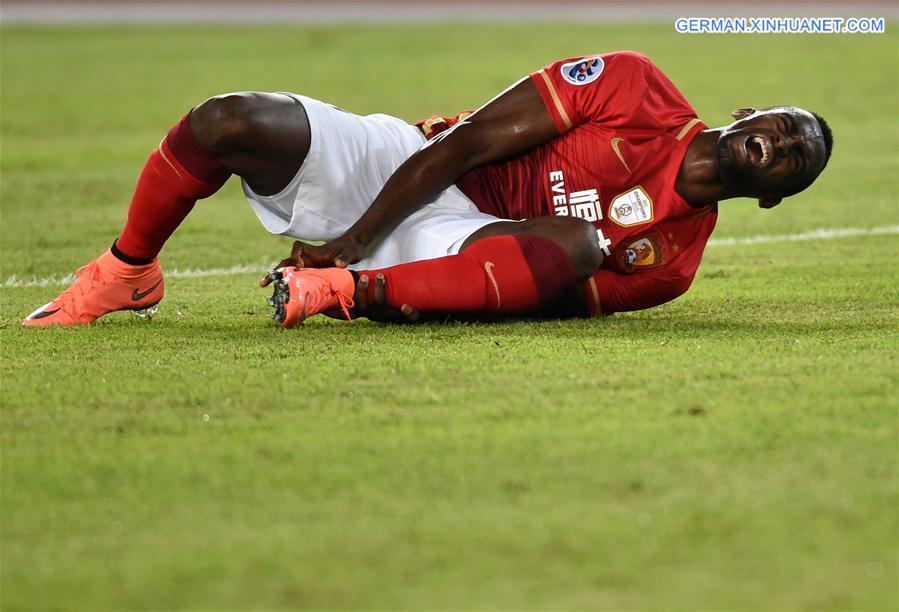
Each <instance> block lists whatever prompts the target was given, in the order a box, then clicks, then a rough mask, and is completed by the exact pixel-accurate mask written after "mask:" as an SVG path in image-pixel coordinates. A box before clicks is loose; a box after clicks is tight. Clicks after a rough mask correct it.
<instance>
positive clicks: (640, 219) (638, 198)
mask: <svg viewBox="0 0 899 612" xmlns="http://www.w3.org/2000/svg"><path fill="white" fill-rule="evenodd" d="M609 217H610V218H611V219H612V221H614V222H615V223H617V224H618V225H623V226H624V227H630V226H631V225H640V224H641V223H649V222H650V221H652V199H650V197H649V196H648V195H647V194H646V192H645V191H643V188H642V187H634V188H633V189H631V190H630V191H625V192H624V193H622V194H621V195H619V196H618V197H616V198H615V199H614V200H612V203H611V204H609Z"/></svg>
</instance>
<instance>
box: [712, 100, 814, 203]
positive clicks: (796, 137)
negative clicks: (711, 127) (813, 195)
mask: <svg viewBox="0 0 899 612" xmlns="http://www.w3.org/2000/svg"><path fill="white" fill-rule="evenodd" d="M735 117H737V121H735V122H734V123H732V124H730V125H729V126H727V127H726V128H724V130H723V131H722V133H721V135H720V136H719V138H718V145H717V157H718V172H719V175H720V177H721V179H722V181H724V182H726V183H730V184H732V185H733V186H734V187H735V188H736V189H737V190H738V191H740V192H743V193H746V195H752V196H756V197H762V196H775V197H778V198H779V197H786V196H788V195H792V194H794V193H797V192H799V191H802V190H803V189H805V188H806V187H808V186H809V185H811V184H812V182H814V180H815V179H816V178H817V177H818V175H819V174H820V173H821V170H823V168H824V163H825V159H826V152H825V147H824V136H823V135H822V134H821V126H820V125H818V121H817V120H816V119H815V117H814V116H813V115H812V114H811V113H809V112H808V111H805V110H803V109H801V108H796V107H793V106H783V107H775V108H770V109H764V110H761V111H755V110H753V109H744V110H743V111H737V113H735Z"/></svg>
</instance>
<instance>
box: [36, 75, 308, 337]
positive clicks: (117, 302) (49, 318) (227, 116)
mask: <svg viewBox="0 0 899 612" xmlns="http://www.w3.org/2000/svg"><path fill="white" fill-rule="evenodd" d="M309 143H310V134H309V125H308V122H307V120H306V115H305V112H304V110H303V107H302V105H301V104H300V103H299V102H298V101H297V100H295V99H293V98H291V97H289V96H285V95H280V94H265V93H240V94H227V95H223V96H216V97H214V98H210V99H209V100H207V101H206V102H204V103H203V104H200V105H199V106H197V107H196V108H194V109H193V110H192V111H190V112H189V113H188V114H187V115H185V116H184V117H183V118H182V119H181V120H180V121H179V122H178V123H176V124H175V126H174V127H172V129H171V130H170V131H169V132H168V134H167V135H166V137H165V138H164V139H163V140H162V142H161V143H160V145H159V146H158V147H157V148H156V149H155V150H154V151H153V152H152V153H151V154H150V157H149V158H148V160H147V162H146V164H145V166H144V168H143V170H142V171H141V174H140V178H139V179H138V183H137V187H136V189H135V193H134V196H133V198H132V201H131V206H130V207H129V210H128V219H127V222H126V224H125V227H124V229H123V230H122V233H121V234H120V236H119V237H118V239H116V241H115V242H114V243H113V246H112V247H111V248H110V250H109V251H107V252H106V253H104V254H103V255H102V256H101V257H100V258H99V259H97V260H95V261H94V262H91V263H90V264H88V265H87V266H84V267H83V268H81V269H80V270H79V275H78V278H77V279H76V281H75V283H74V284H73V285H72V286H71V287H69V288H68V289H67V290H66V291H65V292H63V293H62V294H61V295H60V296H59V297H57V298H56V299H55V300H53V301H52V302H50V303H48V304H45V305H44V306H42V307H41V308H39V309H37V310H36V311H35V312H33V313H32V314H31V315H29V316H28V318H26V320H25V321H24V324H25V325H26V326H42V325H51V324H82V323H90V322H91V321H93V320H95V319H96V318H98V317H100V316H102V315H104V314H106V313H108V312H111V311H114V310H125V309H132V310H140V309H144V308H147V307H150V306H153V305H155V304H156V303H158V302H159V300H160V299H162V296H163V293H164V281H163V276H162V269H161V267H160V266H159V262H158V261H157V259H156V256H157V255H158V253H159V251H160V250H161V249H162V246H163V245H164V244H165V242H166V241H167V240H168V238H169V237H170V236H171V234H172V233H173V232H174V231H175V229H176V228H177V227H178V226H179V225H180V224H181V222H182V221H183V220H184V218H185V217H186V216H187V214H188V213H189V212H190V211H191V209H192V208H193V206H194V204H195V203H196V201H197V200H199V199H203V198H206V197H209V196H210V195H212V194H213V193H215V192H216V191H218V189H219V188H220V187H221V186H222V185H223V184H224V183H225V181H227V179H228V177H229V176H230V175H231V174H238V175H240V176H242V177H244V178H245V179H246V180H247V182H248V183H249V184H250V185H251V186H252V187H253V189H254V190H257V191H258V192H259V193H261V194H267V193H276V192H277V191H279V190H280V189H281V188H283V187H284V185H286V184H287V183H288V182H289V181H290V180H291V178H292V177H293V176H294V175H295V174H296V172H297V170H298V169H299V167H300V166H301V165H302V163H303V160H304V158H305V155H306V152H307V151H308V149H309Z"/></svg>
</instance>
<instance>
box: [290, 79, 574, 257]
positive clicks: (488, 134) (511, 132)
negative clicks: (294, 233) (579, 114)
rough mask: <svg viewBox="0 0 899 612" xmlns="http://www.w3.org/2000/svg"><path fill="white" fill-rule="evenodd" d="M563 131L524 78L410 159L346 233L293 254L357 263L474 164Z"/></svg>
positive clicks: (534, 144) (523, 148) (504, 155)
mask: <svg viewBox="0 0 899 612" xmlns="http://www.w3.org/2000/svg"><path fill="white" fill-rule="evenodd" d="M557 135H558V131H557V129H556V127H555V124H554V123H553V120H552V118H551V117H550V114H549V112H548V111H547V109H546V106H545V105H544V102H543V99H542V98H541V95H540V92H539V91H538V89H537V86H536V85H535V84H534V82H533V80H532V79H530V78H524V79H522V80H521V81H519V82H518V83H516V84H515V85H513V86H512V87H510V88H509V89H507V90H506V91H504V92H503V93H501V94H500V95H499V96H497V97H496V98H494V99H493V100H491V101H490V102H488V103H487V104H485V105H484V106H483V107H481V108H480V109H478V110H477V111H475V112H474V113H473V114H472V115H470V116H469V117H467V118H466V119H464V120H463V121H460V122H459V123H458V124H456V125H455V126H454V127H453V128H451V129H450V130H447V131H446V132H443V133H442V134H440V135H439V136H437V137H436V138H435V139H434V140H432V141H431V142H429V143H428V144H427V145H426V146H425V147H424V148H422V149H421V150H420V151H418V152H417V153H415V154H414V155H412V157H410V158H409V159H408V160H406V162H405V163H403V164H402V165H401V166H400V167H399V168H398V169H397V170H396V172H395V173H394V174H393V176H391V177H390V180H388V181H387V183H386V184H385V185H384V188H383V189H382V190H381V193H380V194H378V197H377V198H375V201H374V202H373V203H372V205H371V207H370V208H369V209H368V210H367V211H366V212H365V214H364V215H362V217H361V218H360V219H359V220H358V221H357V222H356V223H355V224H354V225H353V226H352V227H351V228H350V229H349V230H347V232H346V233H345V234H344V235H343V236H341V237H339V238H337V239H335V240H332V241H331V242H328V243H327V244H324V245H322V246H320V247H310V246H309V245H305V244H303V243H297V244H295V245H294V252H293V253H292V257H293V258H295V261H296V262H298V261H302V262H303V263H304V264H305V265H307V266H322V265H338V266H346V265H347V264H350V263H355V262H357V261H359V260H360V259H361V258H362V257H364V255H365V253H366V251H367V249H368V247H369V245H371V244H373V243H374V242H375V241H377V239H378V238H379V237H380V236H382V235H384V234H386V233H388V232H390V231H391V230H392V229H393V228H394V227H396V226H397V224H399V223H400V222H401V221H402V220H403V219H405V218H406V217H407V216H408V215H410V214H411V213H413V212H415V211H416V210H418V209H419V208H421V207H422V206H424V205H425V204H426V203H427V202H429V201H431V200H432V199H434V198H435V197H436V196H437V195H438V194H440V192H442V191H443V190H445V189H446V188H448V187H450V186H451V185H453V184H454V183H455V182H456V181H457V180H458V179H459V178H460V177H461V176H462V175H463V174H465V173H466V172H468V171H469V170H471V169H472V168H475V167H477V166H480V165H483V164H488V163H491V162H495V161H498V160H501V159H505V158H508V157H513V156H515V155H520V154H522V153H524V152H526V151H529V150H530V149H533V148H534V147H537V146H539V145H541V144H543V143H545V142H547V141H548V140H551V139H552V138H554V137H556V136H557ZM285 262H288V263H290V260H285Z"/></svg>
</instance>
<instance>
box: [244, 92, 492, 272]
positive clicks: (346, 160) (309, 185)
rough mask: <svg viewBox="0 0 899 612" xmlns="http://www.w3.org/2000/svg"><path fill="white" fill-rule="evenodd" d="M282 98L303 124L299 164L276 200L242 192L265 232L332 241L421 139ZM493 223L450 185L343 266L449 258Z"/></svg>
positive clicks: (371, 119)
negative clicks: (296, 108)
mask: <svg viewBox="0 0 899 612" xmlns="http://www.w3.org/2000/svg"><path fill="white" fill-rule="evenodd" d="M286 95H289V96H291V97H292V98H294V99H296V100H297V101H299V102H300V103H302V105H303V108H304V109H305V110H306V116H307V117H308V118H309V126H310V128H311V133H312V144H311V146H310V148H309V153H308V154H307V155H306V160H305V161H304V162H303V164H302V166H300V169H299V171H297V174H296V176H294V177H293V180H291V181H290V183H289V184H288V185H287V187H285V188H284V189H283V190H282V191H281V192H280V193H277V194H275V195H272V196H262V195H258V194H256V193H254V192H253V190H252V189H250V186H249V185H247V183H246V181H242V184H243V190H244V193H245V194H246V196H247V199H248V200H249V201H250V205H251V206H252V207H253V210H254V212H255V213H256V215H257V216H258V217H259V220H260V221H261V222H262V225H264V226H265V229H267V230H268V231H269V232H271V233H273V234H279V235H285V236H292V237H294V238H299V239H301V240H309V241H315V240H331V239H333V238H337V237H338V236H340V235H342V234H343V233H344V232H345V231H346V230H347V229H349V227H350V226H351V225H352V224H353V223H355V222H356V220H357V219H358V218H359V217H360V216H361V215H362V214H363V213H364V212H365V211H366V210H367V209H368V207H369V206H370V205H371V203H372V201H374V199H375V197H376V196H377V195H378V193H379V192H380V191H381V188H382V187H383V186H384V184H385V183H386V182H387V179H389V178H390V176H391V175H392V174H393V172H394V171H395V170H396V169H397V168H398V167H399V166H400V164H402V163H403V162H404V161H406V159H407V158H408V157H409V156H411V155H412V154H413V153H415V152H416V151H418V150H419V149H420V148H421V147H422V145H424V143H425V137H424V136H423V135H422V133H421V131H420V130H419V129H418V128H416V127H415V126H413V125H409V124H408V123H406V122H405V121H402V120H401V119H397V118H396V117H391V116H389V115H381V114H378V115H368V116H365V117H361V116H359V115H354V114H352V113H348V112H346V111H343V110H340V109H338V108H336V107H334V106H332V105H330V104H325V103H323V102H319V101H318V100H314V99H312V98H307V97H306V96H301V95H297V94H292V93H288V94H286ZM497 221H500V219H498V218H496V217H494V216H492V215H488V214H485V213H482V212H480V211H479V210H478V209H477V207H476V206H475V205H474V203H473V202H472V201H471V200H470V199H468V197H467V196H466V195H465V194H464V193H462V191H461V190H460V189H459V188H458V187H456V186H452V187H450V188H449V189H447V190H446V191H444V192H443V193H441V194H440V195H439V196H437V198H436V199H434V200H433V201H431V202H430V203H428V204H427V205H426V206H425V207H424V208H422V209H420V210H418V211H416V212H415V213H413V214H412V215H410V216H409V217H408V218H406V219H405V220H404V221H403V222H402V223H400V224H399V225H398V226H397V227H396V229H394V230H393V232H391V233H390V234H389V235H387V236H386V237H385V238H384V239H383V240H382V241H381V242H380V243H379V244H378V245H376V246H375V248H374V250H373V251H372V252H371V253H370V254H369V256H368V257H366V258H365V259H364V260H362V261H360V262H358V263H357V264H354V265H352V266H350V267H351V268H355V269H372V268H382V267H387V266H392V265H396V264H400V263H405V262H408V261H418V260H422V259H432V258H435V257H443V256H446V255H454V254H456V253H458V252H459V247H461V246H462V243H464V242H465V240H466V239H467V238H468V237H469V236H470V235H471V234H473V233H474V232H476V231H477V230H479V229H480V228H482V227H484V226H485V225H489V224H491V223H495V222H497Z"/></svg>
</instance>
